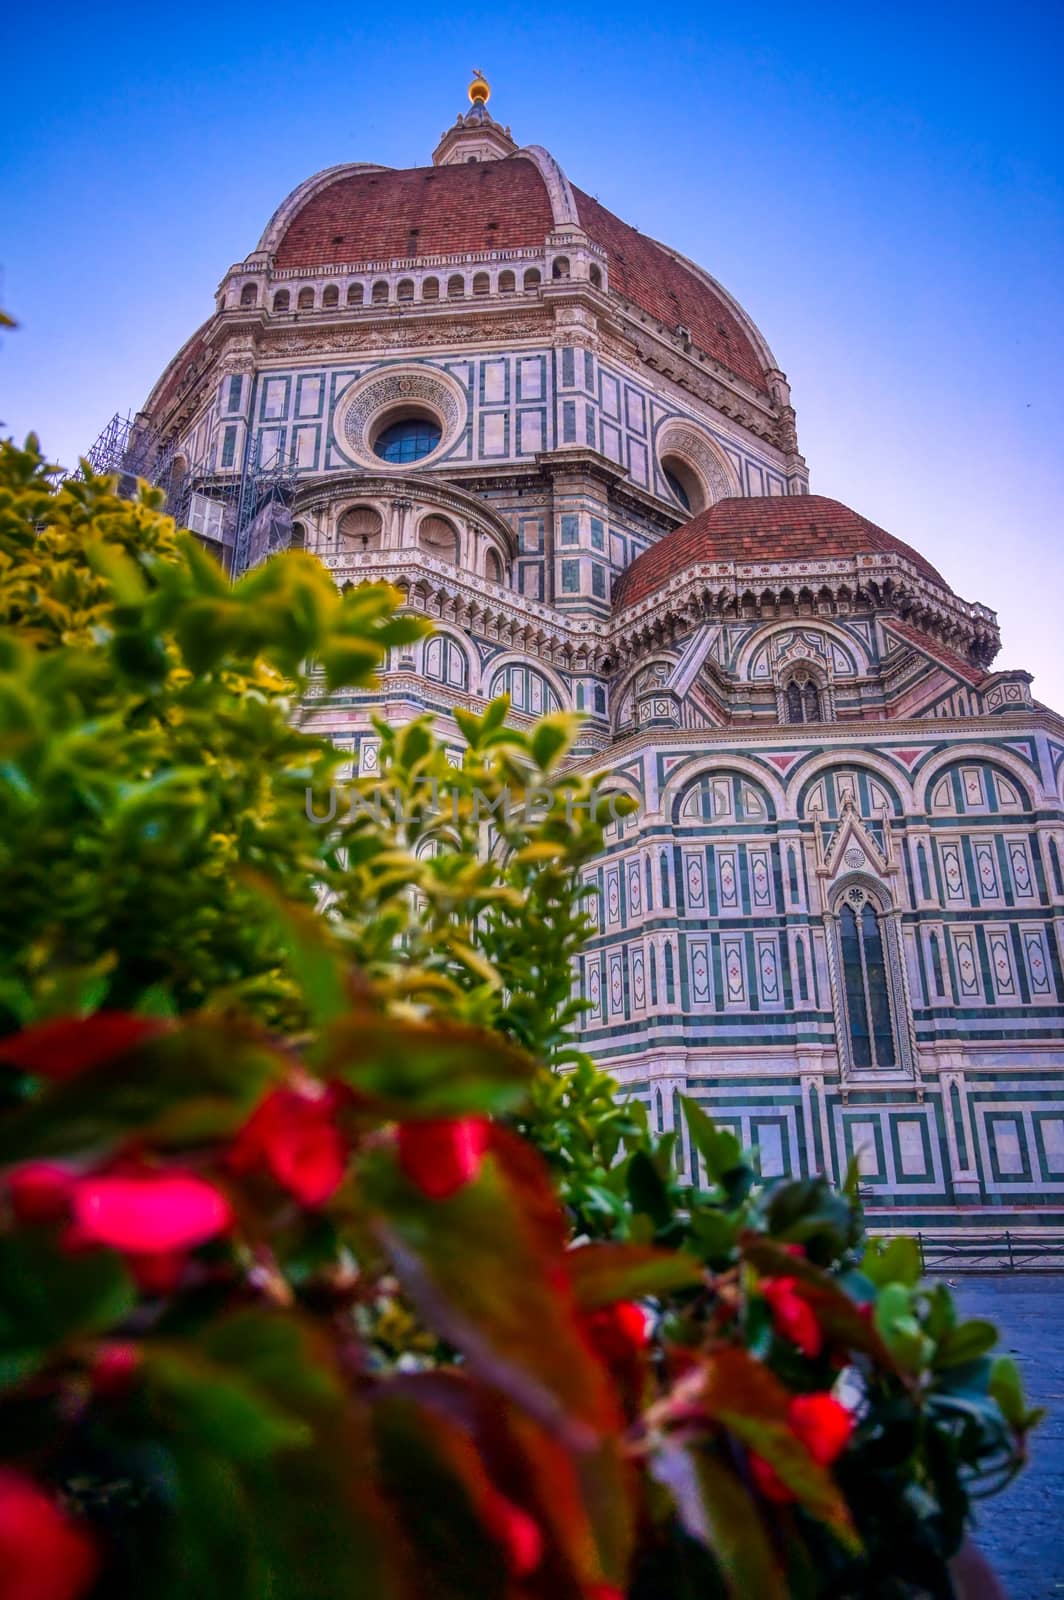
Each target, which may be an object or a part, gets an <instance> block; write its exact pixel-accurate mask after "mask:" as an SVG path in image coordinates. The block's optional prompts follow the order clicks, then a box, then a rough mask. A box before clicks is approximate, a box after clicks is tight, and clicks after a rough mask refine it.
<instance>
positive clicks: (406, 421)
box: [373, 417, 443, 466]
mask: <svg viewBox="0 0 1064 1600" xmlns="http://www.w3.org/2000/svg"><path fill="white" fill-rule="evenodd" d="M442 438H443V431H442V429H441V428H440V425H439V423H438V422H435V421H433V419H432V418H431V417H403V418H402V420H401V421H399V422H391V423H389V424H388V426H387V427H386V428H382V429H381V431H380V433H379V434H378V435H377V437H376V439H374V441H373V452H374V454H375V455H378V456H380V458H381V460H382V461H389V462H391V463H392V464H393V465H394V466H400V465H402V464H403V463H406V462H410V461H421V460H422V459H423V457H425V456H430V455H431V454H432V452H433V451H434V450H435V449H436V448H437V446H438V445H439V442H440V440H441V439H442Z"/></svg>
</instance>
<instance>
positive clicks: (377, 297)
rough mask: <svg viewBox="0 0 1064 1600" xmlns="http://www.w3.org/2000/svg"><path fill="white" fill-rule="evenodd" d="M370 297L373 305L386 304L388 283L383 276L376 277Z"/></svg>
mask: <svg viewBox="0 0 1064 1600" xmlns="http://www.w3.org/2000/svg"><path fill="white" fill-rule="evenodd" d="M370 299H371V301H372V302H373V304H374V305H375V306H386V305H387V304H388V285H387V284H386V283H385V281H384V279H383V278H378V279H377V281H376V283H375V284H374V285H373V289H372V291H371V293H370Z"/></svg>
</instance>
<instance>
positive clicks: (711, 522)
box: [613, 494, 949, 611]
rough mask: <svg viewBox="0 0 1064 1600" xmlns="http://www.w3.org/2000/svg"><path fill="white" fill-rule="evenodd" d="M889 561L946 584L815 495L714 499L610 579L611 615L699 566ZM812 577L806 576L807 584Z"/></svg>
mask: <svg viewBox="0 0 1064 1600" xmlns="http://www.w3.org/2000/svg"><path fill="white" fill-rule="evenodd" d="M868 555H896V556H902V557H904V559H905V560H906V561H911V562H912V564H913V566H914V567H915V568H916V569H917V571H918V572H919V573H920V575H921V576H922V577H924V578H927V579H928V580H929V581H930V582H931V583H935V584H938V586H939V587H940V588H942V589H946V590H947V591H948V590H949V585H948V583H947V582H946V580H945V578H943V576H942V574H941V573H940V572H938V571H937V570H936V569H935V568H934V567H933V566H932V565H931V563H930V561H925V560H924V558H923V556H922V555H921V554H920V553H919V551H918V550H914V549H913V548H912V546H911V545H908V544H905V543H904V541H903V540H901V539H895V537H894V535H893V534H891V533H887V532H886V531H885V530H884V529H883V528H879V527H877V526H876V524H875V523H874V522H869V520H868V518H867V517H862V516H861V515H860V514H859V513H858V512H856V511H851V510H850V508H849V506H844V505H843V504H842V502H841V501H840V500H829V499H828V498H827V497H826V496H825V495H822V494H801V495H749V496H735V497H732V498H729V499H726V500H718V501H717V503H716V505H712V506H710V507H709V509H708V510H706V511H702V512H700V513H699V514H698V516H697V517H692V518H691V521H690V522H685V523H684V524H683V525H682V526H681V527H679V528H673V530H672V532H671V533H667V534H666V535H665V537H664V538H663V539H659V540H658V542H657V544H655V545H652V546H651V548H650V549H649V550H644V552H643V554H642V555H641V556H639V557H637V559H636V560H635V561H633V562H632V565H631V566H630V567H628V568H627V569H626V570H625V571H624V572H622V573H621V576H620V577H619V578H618V580H617V583H616V585H615V587H614V591H613V609H614V610H615V611H620V610H623V609H624V608H625V607H627V606H634V605H637V604H638V603H639V601H641V600H646V599H648V598H649V597H650V596H651V595H652V594H654V593H655V592H656V591H657V590H658V589H662V588H664V587H665V585H666V584H667V583H668V582H669V581H670V580H671V579H672V578H675V577H676V576H677V574H678V573H681V572H683V571H685V570H686V569H687V568H688V567H693V566H696V565H697V564H698V563H700V562H706V561H738V562H755V561H773V562H788V563H794V564H795V565H798V564H799V563H802V562H806V561H824V560H828V559H831V558H833V557H839V556H844V557H845V556H868ZM814 577H815V574H812V573H811V574H810V581H813V579H814Z"/></svg>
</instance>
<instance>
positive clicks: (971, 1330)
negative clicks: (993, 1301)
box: [935, 1317, 998, 1367]
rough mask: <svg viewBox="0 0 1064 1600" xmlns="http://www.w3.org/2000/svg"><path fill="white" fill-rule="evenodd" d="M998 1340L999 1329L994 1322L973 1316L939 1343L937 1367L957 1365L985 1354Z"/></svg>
mask: <svg viewBox="0 0 1064 1600" xmlns="http://www.w3.org/2000/svg"><path fill="white" fill-rule="evenodd" d="M997 1342H998V1331H997V1329H996V1328H995V1327H994V1324H993V1323H992V1322H985V1321H983V1320H982V1319H981V1318H979V1317H973V1318H972V1319H971V1320H970V1321H969V1322H961V1323H959V1324H958V1325H957V1327H955V1328H952V1329H950V1331H949V1332H948V1333H946V1334H945V1335H944V1336H943V1337H942V1338H941V1339H940V1340H939V1343H938V1349H937V1350H936V1352H935V1366H936V1367H957V1366H960V1365H961V1364H962V1362H965V1361H973V1360H974V1359H975V1358H976V1356H982V1355H985V1354H986V1352H987V1351H988V1350H992V1349H993V1348H994V1346H995V1345H996V1344H997Z"/></svg>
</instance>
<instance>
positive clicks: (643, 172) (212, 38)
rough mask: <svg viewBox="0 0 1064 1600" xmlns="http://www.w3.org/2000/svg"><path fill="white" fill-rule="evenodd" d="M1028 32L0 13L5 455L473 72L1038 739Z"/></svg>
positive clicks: (104, 411)
mask: <svg viewBox="0 0 1064 1600" xmlns="http://www.w3.org/2000/svg"><path fill="white" fill-rule="evenodd" d="M1062 17H1064V13H1062V11H1061V9H1060V7H1059V5H1058V4H1051V3H1049V0H1043V3H1042V4H1031V3H1028V0H1015V3H1013V4H1012V5H1010V6H1009V7H1007V8H1002V7H1000V6H994V7H990V6H987V5H983V4H979V3H975V4H963V5H962V4H959V3H954V0H947V3H945V4H942V5H938V6H935V7H934V8H931V9H928V8H926V7H924V6H917V5H907V4H902V5H897V4H891V5H889V6H885V7H871V6H855V5H853V4H847V5H837V6H836V5H813V6H812V7H810V6H804V7H803V6H797V5H794V4H786V5H777V4H774V3H771V0H764V3H761V4H759V5H757V6H755V7H749V6H742V5H737V4H735V3H734V0H733V3H732V4H729V5H727V6H724V5H721V4H718V3H715V0H713V3H710V4H699V3H697V0H686V3H681V0H653V3H644V4H641V5H638V6H636V5H632V4H630V3H626V0H620V3H616V4H614V5H612V6H605V5H601V4H597V5H591V4H589V3H588V0H574V3H573V4H570V5H565V6H561V5H557V4H556V3H551V0H547V3H545V4H544V5H542V6H541V7H539V8H538V9H537V8H529V7H527V6H525V5H520V6H519V5H517V4H514V3H513V0H500V3H499V4H497V5H496V6H494V7H492V8H490V9H485V10H484V11H480V10H478V9H475V8H472V7H467V6H465V5H463V4H461V3H451V4H450V5H448V6H441V7H438V8H436V7H428V6H422V5H419V6H384V7H381V6H375V7H372V8H364V9H363V8H355V7H352V6H344V7H341V6H330V5H329V4H328V3H327V0H325V3H319V4H317V5H293V4H291V3H288V4H285V5H280V4H277V3H275V0H259V3H256V4H254V5H245V6H227V7H217V6H210V7H206V6H199V5H197V4H195V3H191V4H188V5H185V6H182V7H178V8H169V9H167V10H165V11H164V10H163V9H162V8H157V7H151V6H148V5H145V4H143V0H142V3H141V4H140V5H138V6H136V7H134V6H115V5H107V4H103V5H98V6H90V5H87V4H81V5H78V6H73V5H70V4H69V3H62V4H59V5H57V6H50V7H48V8H46V10H45V11H43V12H37V11H36V10H35V9H33V8H29V7H22V8H20V9H19V10H18V11H17V12H16V14H15V15H14V16H13V17H12V18H11V19H10V20H9V21H8V22H7V24H6V27H5V40H4V42H5V47H6V48H5V56H6V58H7V60H6V64H7V68H8V70H7V73H6V74H5V77H6V78H7V80H8V81H7V83H6V85H5V92H4V95H3V104H2V105H0V124H2V135H3V137H2V139H0V152H2V154H0V173H2V177H3V180H4V182H3V192H4V200H3V212H2V237H0V272H2V277H0V285H2V295H3V303H4V305H5V306H6V308H7V309H8V310H9V311H11V312H12V313H13V314H14V315H15V316H16V317H17V319H18V321H19V323H20V327H19V329H18V331H17V332H15V333H12V334H8V335H6V336H5V337H4V339H3V347H2V349H0V418H2V431H3V432H4V433H7V432H10V433H13V434H14V435H15V436H16V437H21V436H22V435H24V434H25V433H26V432H27V431H28V430H29V429H30V428H34V429H36V430H37V432H38V433H39V434H40V435H41V438H42V441H43V443H44V446H45V448H46V450H47V451H48V453H49V454H50V455H51V456H52V458H53V459H56V460H59V461H61V462H64V463H67V464H69V463H72V462H73V460H74V459H75V457H76V456H77V455H78V454H79V453H80V452H81V451H83V450H84V449H86V448H87V447H88V446H89V445H90V444H91V443H92V440H93V439H94V438H95V436H96V434H97V433H98V432H99V431H100V429H101V428H102V427H103V426H104V424H105V423H106V422H107V421H108V419H109V418H110V416H111V415H112V414H113V413H114V412H115V411H123V412H125V411H128V410H132V409H136V408H137V407H138V406H139V405H140V404H141V403H142V402H143V400H144V398H145V397H146V395H147V393H148V391H149V389H150V388H151V386H152V384H153V383H154V381H155V379H156V378H157V377H158V375H159V373H160V372H161V370H162V369H163V367H164V366H165V365H166V364H167V362H168V361H169V360H170V358H171V356H173V355H174V353H175V352H176V351H177V349H178V348H179V346H180V345H181V344H182V343H183V342H184V340H185V339H186V338H187V337H188V335H189V334H190V333H192V332H193V331H194V329H195V328H196V327H197V326H198V325H199V323H200V322H202V321H203V320H204V318H205V317H206V316H208V315H209V313H210V311H211V309H212V305H213V301H212V295H213V291H214V289H215V287H216V285H217V283H218V281H219V279H220V278H221V276H222V274H223V273H224V272H225V270H226V268H227V267H228V266H229V265H230V263H232V262H234V261H238V260H240V259H242V258H243V256H245V255H246V254H247V253H248V252H249V251H250V250H252V249H253V248H254V246H255V243H256V241H257V239H258V236H259V234H260V232H261V230H262V228H263V226H264V225H265V223H266V220H267V219H268V217H269V216H270V214H271V212H272V211H273V210H274V208H275V207H276V206H277V205H278V203H279V202H280V201H281V199H282V198H283V197H284V196H285V195H286V194H287V193H288V191H289V190H291V189H292V188H294V187H295V185H296V184H297V183H299V182H301V181H302V180H303V179H304V178H306V177H308V176H309V175H310V174H311V173H313V172H316V171H318V170H319V169H320V168H322V167H327V166H331V165H333V164H334V163H336V162H340V161H376V162H381V163H383V164H386V165H389V166H414V165H421V164H424V163H427V162H428V161H429V159H430V152H431V150H432V148H433V146H434V144H435V143H436V141H437V139H438V138H439V135H440V133H441V132H442V131H443V129H444V128H445V127H447V126H448V124H450V123H451V122H453V120H454V118H455V115H456V114H457V112H458V111H459V110H461V109H463V108H464V106H465V104H466V101H465V88H466V85H467V83H468V81H469V73H470V68H471V67H473V66H474V65H475V66H478V67H482V68H483V69H484V71H485V73H486V74H487V76H488V78H489V80H490V81H491V83H492V86H493V90H494V93H493V98H492V102H491V110H492V112H493V113H494V114H495V115H496V116H497V117H498V118H499V120H500V121H502V122H508V123H510V124H511V125H512V128H513V132H514V136H515V137H516V139H517V140H518V142H519V143H529V144H531V143H536V144H543V145H546V147H547V148H548V149H549V150H550V151H551V152H552V153H553V154H554V155H555V156H556V157H557V158H558V159H559V160H560V162H561V163H562V166H563V167H564V168H565V170H566V171H567V172H568V174H569V176H570V177H571V178H572V179H573V181H574V182H576V183H578V184H579V185H580V186H581V187H582V188H584V189H587V190H588V191H589V192H590V193H592V194H595V195H597V196H598V198H599V199H600V200H601V201H602V202H603V203H604V204H605V205H608V206H609V207H610V208H611V209H612V210H614V211H616V212H617V213H618V214H619V215H620V216H622V217H623V218H625V220H626V221H629V222H632V223H634V224H636V225H637V226H638V227H640V228H641V229H643V231H644V232H646V233H650V234H653V235H654V236H655V237H657V238H660V239H664V240H666V241H668V242H669V243H671V244H674V245H675V246H676V247H677V248H678V249H680V250H682V251H683V252H684V254H686V255H689V256H692V257H694V258H695V259H696V260H698V261H700V262H701V263H703V264H704V265H705V266H706V267H707V268H708V270H709V271H710V272H712V273H713V274H714V275H715V276H716V277H717V278H719V279H720V280H721V281H722V282H723V283H724V284H725V285H726V286H727V287H728V288H729V290H731V292H732V293H733V294H734V295H735V296H736V297H737V298H738V299H739V300H740V301H741V302H742V304H743V305H744V306H745V307H746V308H747V310H748V311H749V312H750V314H751V315H752V316H753V318H754V320H755V321H756V322H757V323H758V324H759V326H760V327H761V329H762V330H763V332H764V333H765V336H766V338H767V339H768V341H769V344H770V345H771V346H772V348H773V350H774V351H775V353H776V358H777V360H778V361H779V363H780V365H781V367H782V368H783V369H784V371H785V372H786V373H787V374H788V376H789V377H790V379H791V383H792V386H793V393H794V402H795V405H796V407H797V412H798V430H799V439H800V443H801V446H802V449H803V452H804V454H805V456H806V459H807V461H808V462H809V466H810V470H811V478H812V488H813V489H814V491H816V492H818V493H822V494H829V495H834V496H835V497H837V498H838V499H840V500H843V501H845V502H846V503H847V504H849V505H851V506H853V507H855V508H856V509H857V510H859V511H861V512H863V513H864V514H865V515H866V516H869V517H871V518H872V519H873V520H874V521H876V522H879V523H880V524H881V525H882V526H883V527H885V528H887V529H889V530H890V531H891V532H892V533H895V534H897V535H899V536H900V537H901V538H904V539H906V540H908V541H909V542H911V543H912V544H914V545H916V546H917V547H918V548H919V549H920V550H921V551H922V552H923V553H924V554H925V555H926V556H927V557H928V559H929V560H931V561H933V562H934V563H935V565H936V566H938V567H939V568H940V569H941V571H942V572H943V573H944V574H945V576H946V577H947V579H948V580H949V582H950V583H951V584H952V586H953V587H954V588H955V589H956V591H957V592H958V593H959V594H960V595H962V596H964V598H965V599H969V600H981V601H982V602H984V604H987V605H991V606H993V607H995V608H996V609H997V611H998V613H999V616H1000V621H1001V627H1002V635H1003V648H1002V652H1001V655H1000V656H999V657H998V663H997V664H998V665H999V666H1026V667H1027V668H1029V669H1030V670H1031V671H1033V672H1034V673H1035V674H1036V680H1035V685H1034V692H1035V694H1036V695H1037V696H1038V697H1039V698H1041V699H1042V700H1044V701H1047V702H1048V703H1049V704H1051V705H1054V706H1055V707H1056V708H1058V709H1060V710H1062V711H1064V659H1062V635H1064V614H1062V613H1064V581H1062V578H1064V558H1062V554H1061V532H1060V529H1061V506H1062V503H1064V472H1062V460H1061V418H1062V414H1064V412H1062V401H1061V380H1062V375H1064V363H1062V356H1064V339H1062V322H1061V317H1060V293H1061V283H1062V280H1064V271H1062V269H1064V206H1062V183H1061V176H1062V174H1061V155H1062V122H1061V113H1060V104H1061V98H1062V95H1061V84H1062V77H1064V72H1062V64H1064V51H1062V30H1064V22H1062Z"/></svg>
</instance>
